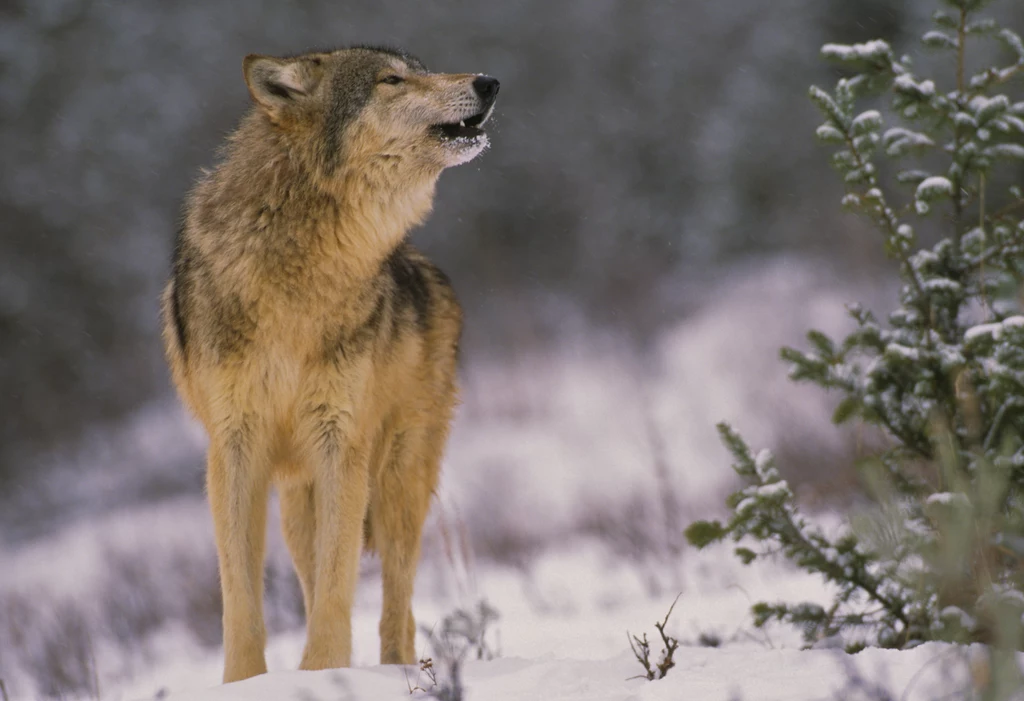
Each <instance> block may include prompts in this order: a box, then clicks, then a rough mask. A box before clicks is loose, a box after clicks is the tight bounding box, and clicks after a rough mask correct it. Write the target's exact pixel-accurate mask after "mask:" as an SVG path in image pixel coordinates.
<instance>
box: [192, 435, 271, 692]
mask: <svg viewBox="0 0 1024 701" xmlns="http://www.w3.org/2000/svg"><path fill="white" fill-rule="evenodd" d="M243 435H244V433H242V434H239V435H234V436H230V437H227V438H211V441H210V450H209V456H208V461H207V462H208V464H207V470H206V488H207V493H208V495H209V500H210V509H211V511H212V513H213V525H214V532H215V535H216V539H217V558H218V564H219V566H220V583H221V595H222V597H223V601H224V658H225V659H224V681H225V682H233V681H238V680H239V679H247V678H248V677H252V676H255V675H257V674H262V673H264V672H266V671H267V663H266V661H265V659H264V653H263V651H264V647H265V645H266V639H267V633H266V628H265V627H264V624H263V555H264V542H265V537H266V518H267V495H268V490H269V486H270V485H269V482H270V479H269V474H268V473H267V470H266V469H265V468H264V466H263V465H262V464H259V463H256V462H255V461H254V460H253V458H254V455H253V450H252V446H251V445H247V444H245V443H244V438H243V437H242V436H243Z"/></svg>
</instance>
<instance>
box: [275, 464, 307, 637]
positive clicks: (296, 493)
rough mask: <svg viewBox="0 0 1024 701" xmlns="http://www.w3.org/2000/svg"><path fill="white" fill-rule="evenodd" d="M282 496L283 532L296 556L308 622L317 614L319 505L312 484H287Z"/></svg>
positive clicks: (293, 561)
mask: <svg viewBox="0 0 1024 701" xmlns="http://www.w3.org/2000/svg"><path fill="white" fill-rule="evenodd" d="M278 491H279V492H280V497H281V531H282V533H283V534H284V541H285V543H286V544H287V545H288V551H289V552H290V553H291V555H292V563H293V564H294V565H295V574H296V575H298V577H299V584H300V585H301V586H302V602H303V605H304V608H305V612H306V621H307V622H308V621H309V619H310V617H311V616H312V615H313V584H314V575H315V572H316V550H315V538H316V510H315V508H316V505H315V503H314V501H313V485H312V484H285V485H281V486H280V487H279V489H278Z"/></svg>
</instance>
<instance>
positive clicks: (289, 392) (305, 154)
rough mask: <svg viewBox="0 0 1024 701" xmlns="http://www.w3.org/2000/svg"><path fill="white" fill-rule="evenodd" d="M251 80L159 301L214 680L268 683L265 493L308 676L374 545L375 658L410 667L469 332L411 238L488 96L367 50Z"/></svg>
mask: <svg viewBox="0 0 1024 701" xmlns="http://www.w3.org/2000/svg"><path fill="white" fill-rule="evenodd" d="M244 74H245V80H246V83H247V85H248V87H249V91H250V93H251V94H252V97H253V99H254V101H255V105H254V107H253V109H252V110H251V111H250V112H249V114H248V115H247V116H246V117H245V118H244V120H243V121H242V124H241V125H240V126H239V128H238V129H237V130H236V131H235V132H234V134H232V135H231V137H230V138H229V140H228V142H227V145H226V147H225V149H224V152H223V158H222V161H221V163H220V165H219V166H217V167H216V168H215V169H214V170H213V171H211V172H208V173H204V174H203V176H202V177H201V178H200V180H199V182H198V183H197V184H196V186H195V187H194V189H193V190H192V192H191V193H190V195H189V197H188V199H187V202H186V207H185V214H184V221H183V224H182V228H181V231H180V233H179V236H178V240H177V245H176V250H175V258H174V270H173V276H172V279H171V280H170V282H169V283H168V285H167V288H166V290H165V292H164V296H163V328H164V340H165V344H166V349H167V356H168V358H169V362H170V366H171V371H172V376H173V379H174V382H175V385H176V386H177V388H178V391H179V393H180V394H181V396H182V398H183V400H184V401H185V403H186V404H187V405H188V406H189V408H190V409H191V410H192V411H193V412H194V413H195V415H196V416H197V417H198V418H199V420H200V421H201V422H202V423H203V425H204V426H205V427H206V430H207V432H208V434H209V438H210V445H209V454H208V464H207V491H208V495H209V499H210V506H211V509H212V512H213V520H214V526H215V531H216V539H217V552H218V556H219V564H220V576H221V588H222V594H223V599H224V652H225V657H226V660H225V668H224V680H225V681H233V680H237V679H244V678H246V677H250V676H253V675H256V674H260V673H261V672H265V671H266V663H265V661H264V645H265V641H266V632H265V629H264V624H263V615H262V610H263V606H262V597H263V579H262V575H263V557H264V531H265V521H266V508H267V497H268V492H269V490H270V487H271V485H272V484H273V485H276V487H277V489H278V490H279V492H280V502H281V512H282V522H283V528H284V536H285V539H286V541H287V543H288V547H289V549H290V551H291V554H292V558H293V560H294V563H295V569H296V571H297V572H298V576H299V580H300V582H301V584H302V592H303V596H304V599H305V608H306V618H307V621H308V632H307V641H306V648H305V652H304V654H303V657H302V663H301V667H302V668H303V669H321V668H326V667H339V666H347V665H348V664H349V663H350V656H351V645H352V643H351V636H352V634H351V622H350V614H351V607H352V599H353V592H354V589H355V584H356V578H357V570H358V563H359V556H360V551H361V549H362V547H363V545H364V538H365V541H366V543H365V544H366V546H367V547H372V548H375V549H376V550H377V551H378V553H379V554H380V557H381V562H382V569H383V579H384V607H383V611H382V615H381V620H380V640H381V647H380V658H381V662H383V663H404V664H409V663H412V662H414V661H415V652H414V649H413V637H414V632H415V629H414V623H413V616H412V610H411V598H412V591H413V579H414V576H415V571H416V564H417V560H418V558H419V547H420V534H421V530H422V527H423V522H424V519H425V518H426V515H427V511H428V508H429V503H430V499H431V496H432V492H433V490H434V488H435V485H436V484H437V479H438V471H439V466H440V461H441V453H442V450H443V447H444V443H445V439H446V436H447V434H448V426H449V422H450V420H451V416H452V411H453V407H454V405H455V402H456V378H455V360H456V351H457V346H458V341H459V335H460V331H461V323H462V322H461V311H460V309H459V305H458V302H457V301H456V299H455V296H454V294H453V292H452V289H451V287H450V285H449V283H448V279H447V277H446V276H445V275H444V274H443V273H442V272H441V271H440V270H438V269H437V268H436V267H434V266H433V265H432V264H431V263H430V262H429V261H427V260H426V259H425V258H424V257H423V256H421V255H420V254H419V253H417V252H416V251H415V250H414V249H413V248H412V247H411V246H409V245H408V244H407V243H406V242H405V238H406V234H407V233H408V231H409V230H410V228H411V227H413V226H415V225H417V224H419V223H420V222H422V221H423V219H424V218H425V217H426V215H427V214H428V213H429V211H430V209H431V206H432V200H433V195H434V187H435V182H436V181H437V178H438V176H439V175H440V173H441V171H442V170H443V169H444V168H446V167H448V166H451V165H457V164H459V163H463V162H466V161H467V160H470V159H471V158H473V157H474V156H476V155H477V154H478V153H479V152H480V151H482V150H483V149H484V148H485V147H486V145H487V142H486V136H484V135H483V132H482V131H480V130H479V129H476V128H475V126H478V125H480V124H482V123H483V121H485V120H486V118H487V116H489V112H490V109H491V107H492V105H493V102H494V97H495V95H496V93H497V81H495V80H494V79H492V78H487V77H483V76H476V75H470V74H460V75H442V74H432V73H428V72H427V71H426V69H425V68H424V67H423V65H422V64H421V63H420V62H419V61H417V60H416V59H414V58H412V57H411V56H408V55H407V54H404V53H402V52H398V51H392V50H383V49H368V48H355V49H344V50H339V51H332V52H318V53H314V54H306V55H303V56H299V57H294V58H288V59H277V58H270V57H263V56H249V57H247V58H246V60H245V62H244ZM460 120H467V122H469V124H468V125H467V124H465V123H463V124H460ZM440 125H445V126H443V127H442V126H440Z"/></svg>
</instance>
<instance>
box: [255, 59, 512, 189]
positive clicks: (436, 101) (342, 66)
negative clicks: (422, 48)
mask: <svg viewBox="0 0 1024 701" xmlns="http://www.w3.org/2000/svg"><path fill="white" fill-rule="evenodd" d="M244 70H245V75H246V82H247V83H248V84H249V87H250V91H251V92H252V93H253V95H254V97H255V98H256V100H257V101H258V102H260V103H261V104H262V105H263V106H264V108H265V109H267V111H268V112H269V113H270V114H271V115H272V116H273V118H275V119H278V120H280V121H282V122H292V121H301V122H304V123H305V124H304V126H305V127H306V128H307V129H308V128H310V127H313V128H316V127H319V128H320V131H321V134H320V136H321V139H320V140H319V148H320V151H321V153H320V154H319V156H320V158H321V160H322V163H323V168H324V170H325V171H326V172H328V173H329V172H331V171H333V170H334V169H335V168H336V167H337V164H338V163H339V162H340V161H342V160H347V159H350V158H352V157H353V156H360V155H362V156H371V155H373V156H377V157H379V158H382V159H403V160H405V161H407V162H408V161H409V160H410V159H411V160H412V161H413V162H417V163H418V164H419V165H421V166H422V167H423V168H425V169H428V170H433V169H438V168H441V169H443V168H448V167H451V166H456V165H461V164H463V163H467V162H469V161H471V160H472V159H473V158H475V157H476V156H478V155H479V154H480V153H482V152H483V151H484V150H485V149H486V148H487V146H488V144H489V141H488V138H487V134H486V132H485V131H484V130H483V128H482V127H483V125H484V124H485V123H486V122H487V120H488V119H489V118H490V116H491V113H492V112H493V110H494V104H495V100H496V99H497V95H498V89H499V86H500V83H499V82H498V80H497V79H495V78H492V77H490V76H486V75H478V74H469V73H431V72H429V71H428V70H427V69H426V67H425V66H424V65H423V63H422V62H421V61H419V59H416V58H414V57H413V56H410V55H408V54H406V53H404V52H399V51H391V50H387V51H382V50H371V49H365V50H364V49H347V50H343V51H336V52H329V53H312V54H305V55H303V56H299V57H297V58H274V57H269V56H258V55H251V56H247V57H246V59H245V66H244ZM343 149H344V150H347V151H350V153H341V151H342V150H343Z"/></svg>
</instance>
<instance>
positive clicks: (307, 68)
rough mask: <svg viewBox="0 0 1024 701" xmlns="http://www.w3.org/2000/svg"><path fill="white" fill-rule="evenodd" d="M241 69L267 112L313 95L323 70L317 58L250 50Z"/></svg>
mask: <svg viewBox="0 0 1024 701" xmlns="http://www.w3.org/2000/svg"><path fill="white" fill-rule="evenodd" d="M242 72H243V73H244V74H245V84H246V85H247V86H249V94H250V95H252V99H254V100H256V103H257V104H259V105H260V106H261V107H263V108H264V109H265V110H267V111H268V112H271V113H276V112H278V111H280V110H282V109H287V108H288V107H289V106H290V105H292V104H295V103H296V102H298V101H299V100H301V99H302V98H304V97H307V96H308V95H310V94H311V93H312V92H313V91H314V90H315V89H316V86H317V84H318V83H319V82H320V77H321V75H322V73H323V70H322V68H321V65H320V62H319V61H315V60H308V59H301V58H298V59H283V58H274V57H273V56H260V55H258V54H249V55H248V56H246V57H245V60H244V61H242Z"/></svg>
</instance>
